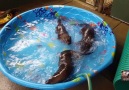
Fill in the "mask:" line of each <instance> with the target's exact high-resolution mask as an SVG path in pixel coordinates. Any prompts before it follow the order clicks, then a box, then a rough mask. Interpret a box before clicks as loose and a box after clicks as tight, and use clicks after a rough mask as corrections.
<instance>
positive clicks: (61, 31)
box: [56, 19, 71, 45]
mask: <svg viewBox="0 0 129 90" xmlns="http://www.w3.org/2000/svg"><path fill="white" fill-rule="evenodd" d="M57 23H58V25H57V27H56V33H57V34H58V39H59V40H61V41H62V42H64V43H66V44H68V45H69V44H71V36H69V34H68V32H67V31H66V28H65V26H64V25H63V24H62V22H61V19H58V21H57Z"/></svg>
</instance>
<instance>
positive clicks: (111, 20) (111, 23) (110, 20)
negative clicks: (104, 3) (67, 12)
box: [67, 0, 120, 29]
mask: <svg viewBox="0 0 129 90" xmlns="http://www.w3.org/2000/svg"><path fill="white" fill-rule="evenodd" d="M67 5H70V6H76V7H79V8H83V9H86V10H89V11H91V12H93V13H95V14H97V15H98V16H100V17H102V18H103V19H104V20H105V21H106V22H107V23H108V24H109V26H110V27H111V28H112V29H113V28H114V27H116V26H117V25H118V24H119V23H120V21H118V20H116V19H114V18H111V17H109V16H106V15H103V14H101V13H98V12H97V11H95V10H94V9H93V8H91V7H89V5H87V4H84V3H82V2H80V1H78V0H73V2H70V3H68V4H67Z"/></svg>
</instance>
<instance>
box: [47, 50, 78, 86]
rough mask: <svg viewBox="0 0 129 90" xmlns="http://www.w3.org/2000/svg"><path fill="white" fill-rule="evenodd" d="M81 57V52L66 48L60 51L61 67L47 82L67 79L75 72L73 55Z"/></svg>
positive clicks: (51, 82)
mask: <svg viewBox="0 0 129 90" xmlns="http://www.w3.org/2000/svg"><path fill="white" fill-rule="evenodd" d="M74 55H75V57H76V58H79V53H78V52H76V51H73V50H65V51H62V52H61V53H60V57H59V64H58V65H59V68H58V70H57V72H56V73H55V74H54V75H53V76H52V77H51V78H50V79H49V80H47V81H46V84H55V83H60V82H63V81H64V80H66V79H67V78H68V77H69V76H70V75H71V74H72V72H73V70H74V66H73V61H72V60H73V57H74Z"/></svg>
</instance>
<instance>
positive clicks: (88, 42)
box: [79, 24, 95, 54]
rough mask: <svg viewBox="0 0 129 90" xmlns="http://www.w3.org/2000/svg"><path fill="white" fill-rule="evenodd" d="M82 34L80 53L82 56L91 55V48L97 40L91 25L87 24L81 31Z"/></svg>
mask: <svg viewBox="0 0 129 90" xmlns="http://www.w3.org/2000/svg"><path fill="white" fill-rule="evenodd" d="M81 34H82V39H81V41H80V42H79V43H80V52H81V54H89V53H91V52H90V48H91V47H92V44H93V41H94V38H95V31H94V29H93V28H92V27H91V26H90V25H89V24H86V25H84V27H83V28H82V29H81Z"/></svg>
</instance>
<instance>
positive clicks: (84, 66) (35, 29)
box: [2, 18, 109, 84]
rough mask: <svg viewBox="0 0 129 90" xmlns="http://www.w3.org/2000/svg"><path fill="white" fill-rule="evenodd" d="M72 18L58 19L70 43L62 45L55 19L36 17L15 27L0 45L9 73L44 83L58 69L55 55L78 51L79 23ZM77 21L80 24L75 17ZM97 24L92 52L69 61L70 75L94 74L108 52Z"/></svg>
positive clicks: (106, 42)
mask: <svg viewBox="0 0 129 90" xmlns="http://www.w3.org/2000/svg"><path fill="white" fill-rule="evenodd" d="M72 21H75V20H74V19H70V18H69V19H68V20H66V21H65V20H64V21H62V23H63V24H64V26H65V27H66V30H67V31H68V33H69V35H70V36H71V37H72V44H71V45H66V44H64V43H63V42H61V41H60V40H58V39H57V34H56V33H55V27H56V26H57V19H52V20H51V19H47V18H40V19H39V20H34V21H31V22H27V23H26V24H24V25H21V26H19V29H18V30H17V32H16V33H15V34H12V35H10V37H9V38H8V39H7V41H6V43H5V45H3V49H2V52H3V56H2V57H3V60H4V62H5V64H6V66H7V69H8V70H9V72H10V73H11V74H12V75H14V76H16V77H18V78H21V79H23V80H26V81H30V82H35V83H41V84H44V83H45V81H46V80H48V79H49V78H50V77H51V76H52V75H53V74H54V73H55V72H56V71H57V69H58V61H59V54H60V52H62V51H64V50H75V51H79V45H78V44H77V43H78V41H80V40H81V37H82V36H81V34H80V30H81V28H82V26H80V25H79V24H78V25H74V24H71V22H72ZM76 22H78V23H80V24H81V23H83V22H82V21H80V20H78V21H77V20H76ZM102 33H103V32H102V31H101V30H100V28H99V27H97V26H96V28H95V41H94V45H93V47H92V48H93V52H92V53H91V54H88V55H84V56H81V58H79V59H78V58H77V59H75V60H73V62H74V67H75V70H74V71H73V74H72V76H76V75H77V74H80V73H84V72H86V73H96V72H97V68H98V66H100V65H101V64H102V63H103V62H104V57H105V56H106V54H107V53H108V51H107V49H108V48H109V47H108V42H109V41H108V40H107V39H106V35H102Z"/></svg>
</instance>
